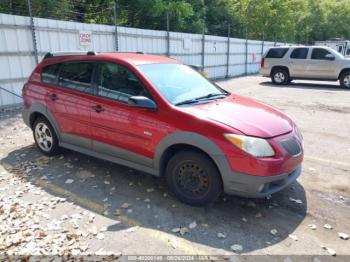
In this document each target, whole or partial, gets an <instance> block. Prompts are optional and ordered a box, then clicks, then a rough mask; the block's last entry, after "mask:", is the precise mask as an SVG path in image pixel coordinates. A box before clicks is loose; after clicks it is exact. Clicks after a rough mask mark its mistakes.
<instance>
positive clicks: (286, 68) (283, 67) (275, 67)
mask: <svg viewBox="0 0 350 262" xmlns="http://www.w3.org/2000/svg"><path fill="white" fill-rule="evenodd" d="M277 69H283V70H286V71H287V73H288V76H289V69H288V67H286V66H280V65H275V66H273V67H272V68H271V73H270V76H272V74H273V72H274V71H275V70H277Z"/></svg>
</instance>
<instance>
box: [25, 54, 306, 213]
mask: <svg viewBox="0 0 350 262" xmlns="http://www.w3.org/2000/svg"><path fill="white" fill-rule="evenodd" d="M23 97H24V110H23V119H24V122H25V123H26V124H27V125H28V126H29V127H30V128H31V129H32V130H33V133H34V139H35V142H36V145H37V146H38V148H39V150H40V151H41V152H42V153H44V154H45V155H49V156H50V155H54V154H56V153H58V151H59V149H60V148H61V147H62V148H68V149H71V150H75V151H78V152H81V153H83V154H88V155H91V156H94V157H97V158H101V159H105V160H109V161H112V162H115V163H117V164H121V165H125V166H129V167H131V168H134V169H137V170H141V171H143V172H146V173H150V174H152V175H155V176H165V178H166V181H167V183H168V185H169V187H170V189H171V190H172V192H173V193H174V194H175V195H176V196H177V197H178V198H179V199H180V200H181V201H183V202H185V203H188V204H190V205H196V206H200V205H205V204H207V203H210V202H212V201H214V200H215V199H217V197H218V196H219V195H220V194H221V193H222V192H225V193H227V194H235V195H240V196H245V197H264V196H267V195H270V194H272V193H275V192H277V191H280V190H281V189H283V188H285V187H287V186H288V185H289V184H291V183H292V182H293V181H295V180H296V178H297V177H298V176H299V175H300V173H301V162H302V160H303V147H302V136H301V134H300V132H299V131H298V128H297V127H296V125H295V124H294V123H293V121H292V120H291V119H289V118H288V117H287V116H286V115H284V114H283V113H282V112H280V111H278V110H276V109H274V108H272V107H271V106H268V105H265V104H262V103H258V102H256V101H254V100H252V99H249V98H245V97H241V96H238V95H234V94H230V93H229V92H227V91H225V90H223V89H221V88H220V87H219V86H217V85H216V84H214V83H212V82H210V81H209V80H207V79H206V78H205V77H203V76H202V75H201V74H200V73H198V72H196V71H195V70H193V69H192V68H190V67H188V66H186V65H183V64H181V63H180V62H178V61H176V60H174V59H171V58H167V57H162V56H153V55H144V54H136V53H98V54H97V53H95V52H87V53H86V52H85V53H62V52H58V53H48V54H47V55H46V56H45V58H44V59H43V61H42V62H41V63H40V64H39V65H38V66H37V67H36V68H35V70H34V72H33V73H32V75H31V76H30V78H29V80H28V81H27V82H26V83H25V85H24V88H23Z"/></svg>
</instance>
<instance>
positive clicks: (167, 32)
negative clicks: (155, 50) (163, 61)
mask: <svg viewBox="0 0 350 262" xmlns="http://www.w3.org/2000/svg"><path fill="white" fill-rule="evenodd" d="M166 53H167V56H168V57H170V21H169V12H167V13H166Z"/></svg>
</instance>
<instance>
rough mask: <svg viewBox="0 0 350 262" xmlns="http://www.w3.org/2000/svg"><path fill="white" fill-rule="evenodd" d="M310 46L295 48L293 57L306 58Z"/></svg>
mask: <svg viewBox="0 0 350 262" xmlns="http://www.w3.org/2000/svg"><path fill="white" fill-rule="evenodd" d="M308 51H309V48H295V49H294V50H293V52H292V53H291V54H290V58H292V59H306V57H307V53H308Z"/></svg>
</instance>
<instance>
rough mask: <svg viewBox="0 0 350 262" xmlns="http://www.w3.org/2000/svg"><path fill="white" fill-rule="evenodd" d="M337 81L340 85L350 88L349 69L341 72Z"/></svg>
mask: <svg viewBox="0 0 350 262" xmlns="http://www.w3.org/2000/svg"><path fill="white" fill-rule="evenodd" d="M339 81H340V86H341V87H343V88H347V89H350V71H347V72H345V73H343V74H342V75H341V76H340V78H339Z"/></svg>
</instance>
